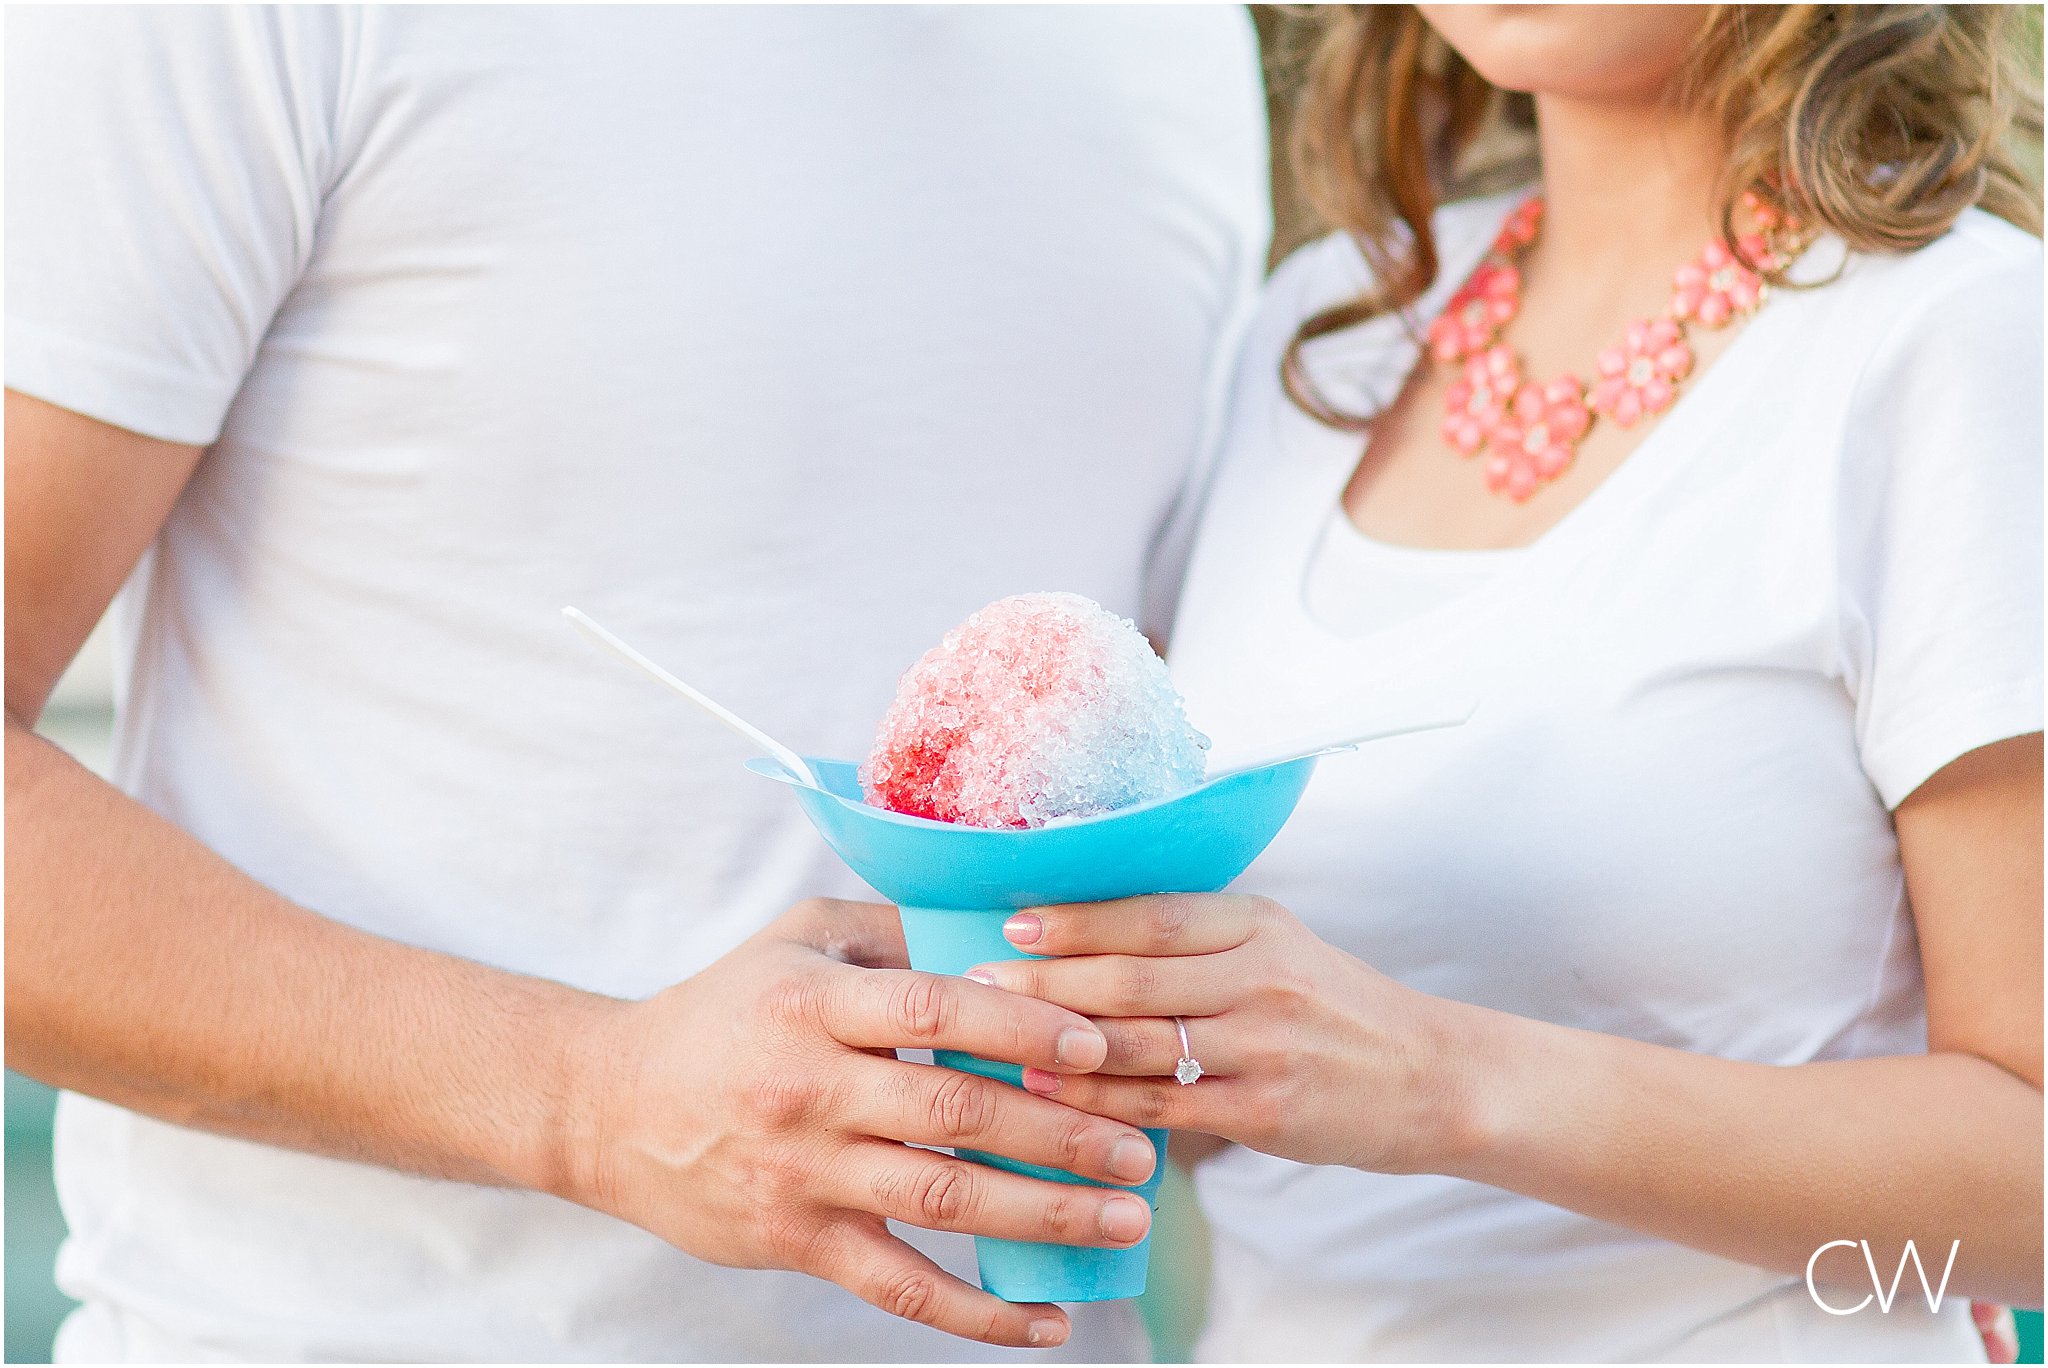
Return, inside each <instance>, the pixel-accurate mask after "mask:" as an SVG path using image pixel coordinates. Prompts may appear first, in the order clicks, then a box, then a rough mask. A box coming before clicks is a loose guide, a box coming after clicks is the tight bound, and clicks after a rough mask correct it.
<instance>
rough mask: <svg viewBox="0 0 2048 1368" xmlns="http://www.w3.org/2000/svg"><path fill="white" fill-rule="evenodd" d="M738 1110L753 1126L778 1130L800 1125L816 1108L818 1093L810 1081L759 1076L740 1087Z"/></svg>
mask: <svg viewBox="0 0 2048 1368" xmlns="http://www.w3.org/2000/svg"><path fill="white" fill-rule="evenodd" d="M741 1086H742V1088H743V1091H742V1092H741V1094H740V1108H741V1110H742V1112H743V1113H744V1114H745V1115H746V1117H747V1118H748V1119H749V1120H750V1121H752V1122H753V1124H754V1126H755V1127H756V1128H758V1129H761V1130H769V1131H779V1130H788V1129H791V1128H794V1127H797V1126H801V1125H802V1124H803V1123H804V1122H805V1121H807V1120H808V1119H809V1118H810V1116H811V1115H812V1113H813V1111H814V1110H815V1109H816V1107H817V1104H818V1101H819V1090H818V1088H817V1086H816V1084H814V1083H813V1082H812V1081H811V1080H810V1079H808V1078H804V1077H801V1076H790V1075H787V1074H781V1075H778V1074H774V1073H763V1074H760V1075H758V1076H756V1077H754V1078H751V1079H749V1080H748V1081H747V1082H746V1083H744V1084H742V1085H741Z"/></svg>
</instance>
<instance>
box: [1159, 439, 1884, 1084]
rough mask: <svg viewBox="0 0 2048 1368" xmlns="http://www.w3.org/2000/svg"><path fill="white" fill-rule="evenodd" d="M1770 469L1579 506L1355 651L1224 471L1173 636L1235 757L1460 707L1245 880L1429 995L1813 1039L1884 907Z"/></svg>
mask: <svg viewBox="0 0 2048 1368" xmlns="http://www.w3.org/2000/svg"><path fill="white" fill-rule="evenodd" d="M1768 464H1769V463H1768V462H1747V463H1744V462H1734V463H1731V464H1730V465H1729V466H1728V467H1727V468H1726V469H1723V470H1721V471H1718V472H1715V475H1716V478H1713V479H1706V480H1701V481H1698V482H1696V483H1694V482H1688V481H1686V480H1682V479H1681V480H1675V481H1672V482H1670V483H1668V484H1667V485H1666V486H1665V487H1664V488H1663V490H1662V491H1661V495H1660V498H1659V499H1657V500H1651V501H1648V502H1645V503H1632V504H1631V505H1630V507H1631V508H1632V509H1633V510H1635V511H1636V512H1637V513H1638V516H1637V517H1635V518H1622V517H1619V516H1618V510H1617V509H1612V508H1610V509H1603V510H1601V514H1602V519H1603V523H1602V525H1600V526H1598V527H1595V528H1586V527H1579V528H1574V529H1570V531H1571V533H1572V536H1571V539H1570V540H1568V541H1565V542H1560V543H1557V544H1551V545H1543V546H1540V547H1539V548H1538V549H1537V554H1533V555H1530V556H1528V557H1519V558H1514V559H1511V560H1509V561H1506V562H1504V563H1503V564H1502V565H1501V566H1500V567H1499V569H1498V570H1497V571H1495V572H1494V573H1492V574H1490V575H1488V576H1485V577H1482V578H1481V579H1479V580H1478V581H1477V582H1476V583H1474V584H1472V585H1470V586H1468V587H1465V588H1463V589H1461V590H1460V592H1459V593H1458V595H1457V596H1456V597H1454V598H1453V599H1451V600H1450V601H1448V602H1438V603H1434V604H1432V605H1431V606H1430V607H1428V608H1426V609H1425V610H1423V611H1422V612H1420V613H1419V614H1417V615H1416V616H1413V617H1410V618H1406V619H1397V620H1394V621H1391V622H1389V623H1387V624H1386V625H1385V626H1384V627H1382V628H1381V629H1379V630H1376V631H1373V632H1371V633H1369V634H1367V635H1364V636H1354V637H1344V636H1340V635H1337V634H1336V633H1333V632H1332V631H1330V630H1328V629H1327V628H1326V627H1325V626H1324V625H1323V624H1322V623H1320V622H1318V621H1317V620H1315V618H1314V617H1313V616H1312V615H1311V613H1310V612H1309V610H1308V608H1307V607H1306V606H1305V604H1304V596H1303V594H1302V592H1301V585H1302V583H1303V577H1304V576H1305V575H1306V574H1307V573H1308V571H1309V570H1310V569H1311V567H1312V564H1313V542H1314V534H1313V533H1312V532H1310V531H1309V527H1310V524H1309V522H1308V517H1309V515H1311V514H1313V515H1318V516H1321V515H1325V514H1326V511H1327V508H1328V507H1329V505H1328V504H1327V503H1325V502H1322V495H1321V494H1319V493H1318V492H1317V491H1316V490H1315V489H1314V488H1313V487H1311V484H1310V482H1307V481H1304V482H1303V483H1302V485H1301V487H1299V488H1297V489H1295V490H1293V491H1291V492H1289V493H1286V494H1285V495H1284V496H1282V497H1271V496H1272V494H1273V491H1272V490H1266V491H1264V493H1261V491H1259V490H1257V489H1254V488H1249V487H1243V486H1240V487H1239V488H1237V489H1236V490H1232V489H1231V488H1230V487H1229V485H1230V481H1228V480H1226V482H1225V484H1224V486H1222V487H1220V488H1219V490H1218V504H1217V506H1216V508H1215V509H1214V510H1212V518H1211V521H1210V522H1209V523H1208V524H1207V526H1206V527H1205V531H1204V535H1203V539H1202V544H1201V546H1200V547H1199V548H1198V551H1197V558H1196V563H1195V566H1194V567H1193V569H1192V571H1191V575H1190V581H1189V586H1188V592H1187V595H1186V597H1185V599H1184V601H1183V605H1182V609H1181V617H1180V621H1179V625H1178V627H1177V629H1176V635H1175V642H1174V672H1175V677H1176V680H1177V681H1178V682H1179V684H1180V685H1181V687H1182V689H1183V690H1184V692H1185V693H1186V695H1187V698H1188V703H1189V712H1190V716H1191V717H1192V718H1193V720H1194V721H1195V723H1196V725H1198V726H1200V727H1202V728H1204V729H1205V730H1208V731H1210V732H1211V733H1212V735H1216V736H1218V737H1219V738H1228V739H1230V740H1232V741H1233V742H1238V743H1242V738H1243V737H1244V736H1245V735H1246V734H1248V733H1251V734H1256V733H1258V732H1261V731H1264V730H1267V729H1276V730H1277V729H1285V730H1300V729H1302V728H1303V727H1304V726H1307V725H1311V720H1312V723H1313V725H1318V726H1328V727H1334V726H1337V725H1339V724H1340V722H1341V719H1343V718H1344V717H1346V716H1357V717H1359V718H1361V719H1365V718H1369V717H1370V716H1371V715H1372V713H1373V711H1374V710H1375V709H1376V708H1379V707H1382V706H1385V704H1386V701H1387V700H1389V699H1392V698H1408V697H1414V696H1417V695H1421V696H1428V695H1430V694H1433V693H1448V692H1459V693H1466V694H1470V695H1471V696H1474V697H1476V698H1477V699H1478V700H1479V709H1478V712H1477V713H1476V714H1475V716H1474V717H1473V718H1472V720H1471V721H1469V722H1468V723H1466V724H1465V726H1463V727H1461V728H1458V729H1456V730H1453V731H1448V732H1442V733H1435V734H1428V735H1421V736H1415V737H1409V738H1403V739H1399V740H1394V741H1388V742H1382V743H1377V744H1374V745H1371V746H1367V747H1366V748H1364V749H1363V750H1361V751H1359V752H1356V753H1353V754H1348V755H1339V756H1335V757H1332V758H1330V759H1329V760H1326V761H1325V762H1323V765H1322V766H1321V768H1320V769H1319V772H1318V774H1317V775H1316V778H1315V780H1314V781H1313V783H1312V785H1311V787H1310V789H1309V792H1308V794H1307V795H1306V797H1305V798H1304V800H1303V803H1302V805H1301V807H1300V809H1299V810H1298V811H1297V813H1296V815H1295V817H1294V818H1293V820H1292V821H1291V822H1290V823H1289V825H1288V827H1287V829H1286V830H1285V831H1284V832H1283V833H1282V834H1281V836H1280V837H1279V839H1278V840H1276V841H1275V842H1274V844H1273V846H1272V848H1271V849H1270V850H1269V851H1268V852H1267V854H1266V855H1265V856H1264V857H1262V859H1261V860H1260V861H1259V862H1258V863H1257V864H1255V865H1254V866H1253V867H1252V869H1251V870H1250V871H1249V872H1248V873H1247V874H1246V876H1245V877H1244V879H1243V880H1242V881H1241V884H1240V886H1241V887H1243V888H1245V889H1247V890H1251V891H1257V892H1260V893H1265V894H1268V895H1271V896H1274V897H1276V898H1278V899H1280V900H1281V901H1282V902H1283V903H1285V904H1287V905H1288V906H1289V907H1290V908H1292V909H1293V910H1294V912H1295V913H1296V914H1297V915H1299V916H1301V917H1302V918H1303V920H1304V921H1305V922H1307V923H1308V924H1309V925H1310V926H1311V928H1312V929H1314V930H1315V931H1316V932H1317V933H1318V934H1320V935H1322V936H1323V937H1324V938H1326V939H1328V940H1330V941H1332V942H1333V943H1335V944H1337V945H1338V946H1340V947H1341V948H1343V949H1345V950H1347V951H1349V952H1350V953H1353V954H1356V955H1358V956H1360V957H1361V958H1363V959H1365V960H1366V961H1368V962H1369V963H1372V964H1374V965H1375V966H1376V967H1378V968H1380V969H1382V970H1384V971H1386V972H1388V973H1391V974H1393V975H1395V976H1396V977H1399V978H1401V979H1403V980H1404V981H1407V982H1409V983H1411V984H1412V985H1414V986H1416V987H1419V988H1422V989H1425V990H1426V991H1430V992H1434V993H1440V994H1444V995H1447V996H1451V997H1455V998H1459V999H1461V1000H1466V1001H1474V1002H1481V1003H1484V1004H1486V1005H1489V1006H1494V1007H1498V1008H1501V1009H1503V1010H1509V1011H1515V1012H1519V1013H1522V1014H1525V1015H1532V1016H1538V1017H1543V1018H1545V1019H1550V1020H1558V1021H1563V1022H1566V1023H1568V1024H1572V1025H1577V1026H1583V1027H1586V1028H1589V1029H1598V1030H1605V1031H1610V1032H1616V1033H1620V1034H1625V1035H1630V1036H1634V1037H1637V1038H1640V1039H1647V1040H1652V1041H1657V1042H1660V1043H1667V1044H1674V1045H1679V1046H1682V1047H1689V1048H1706V1049H1711V1050H1714V1051H1715V1052H1717V1053H1726V1054H1733V1055H1737V1056H1742V1057H1754V1058H1781V1057H1788V1056H1792V1057H1796V1056H1799V1055H1801V1054H1802V1052H1808V1053H1810V1052H1811V1051H1813V1050H1815V1049H1819V1048H1821V1047H1823V1046H1824V1044H1825V1041H1826V1039H1827V1038H1828V1037H1829V1036H1830V1034H1831V1033H1832V1032H1834V1031H1837V1030H1839V1029H1841V1025H1842V1023H1843V1022H1844V1021H1846V1020H1849V1019H1851V1018H1853V1017H1854V1016H1855V1015H1856V1013H1857V1012H1859V1011H1860V1010H1862V1009H1863V1008H1864V1007H1865V1006H1867V1004H1868V1002H1869V998H1870V994H1871V992H1872V985H1873V983H1874V981H1875V979H1876V977H1877V975H1878V974H1879V972H1880V969H1881V967H1882V966H1883V965H1884V964H1885V963H1886V962H1887V961H1888V960H1889V959H1890V958H1891V957H1892V955H1893V954H1894V952H1895V950H1896V945H1895V942H1896V940H1897V938H1898V933H1899V925H1900V923H1899V916H1900V914H1901V913H1902V911H1903V904H1902V902H1901V896H1900V883H1899V873H1898V863H1897V847H1896V842H1895V839H1894V836H1893V833H1892V828H1891V824H1890V820H1889V816H1888V814H1887V813H1886V811H1885V809H1884V807H1883V805H1882V803H1881V802H1880V801H1879V800H1878V798H1877V796H1876V794H1875V792H1874V791H1873V789H1872V786H1871V784H1870V781H1869V780H1868V778H1867V777H1866V776H1865V774H1864V773H1863V770H1862V767H1861V762H1860V759H1859V756H1858V752H1857V747H1856V737H1855V727H1854V702H1853V699H1852V698H1851V697H1850V695H1849V693H1848V690H1847V689H1846V687H1845V685H1844V683H1843V681H1842V678H1841V672H1840V668H1839V652H1838V647H1837V641H1836V635H1837V613H1838V609H1837V603H1836V597H1835V583H1834V575H1833V570H1832V545H1831V539H1830V537H1829V535H1828V529H1827V526H1826V516H1825V497H1824V496H1825V490H1824V489H1821V488H1818V487H1815V486H1814V485H1813V483H1812V482H1811V481H1806V480H1803V479H1802V478H1801V477H1800V476H1799V475H1798V474H1797V473H1796V468H1795V467H1787V466H1784V465H1780V466H1779V467H1778V470H1777V478H1775V479H1767V478H1758V477H1757V475H1756V470H1757V469H1758V468H1759V467H1767V466H1768ZM1338 474H1339V476H1340V477H1341V474H1342V472H1341V471H1339V472H1338ZM1323 478H1324V480H1325V481H1326V482H1327V481H1328V478H1329V477H1328V475H1327V473H1325V475H1324V477H1323ZM1263 483H1267V484H1271V483H1274V482H1273V481H1271V480H1267V481H1264V482H1263ZM1279 483H1285V482H1284V481H1280V482H1279ZM1330 492H1331V493H1332V494H1333V493H1334V488H1332V489H1331V491H1330ZM1233 496H1234V497H1233ZM1609 514H1617V516H1615V517H1612V518H1609V516H1608V515H1609ZM1320 526H1321V524H1317V527H1318V528H1320ZM1595 532H1597V535H1593V533H1595ZM1304 544H1307V545H1309V547H1310V549H1309V550H1308V551H1302V550H1301V549H1300V548H1301V547H1302V546H1303V545H1304ZM1290 546H1291V547H1293V548H1294V550H1293V551H1292V552H1290V550H1289V547H1290ZM1258 548H1263V553H1261V552H1260V551H1259V550H1258ZM1802 1002H1804V1003H1808V1004H1810V1005H1813V1006H1814V1008H1815V1010H1814V1011H1812V1012H1802V1011H1799V1010H1796V1009H1793V1010H1789V1011H1788V1004H1798V1003H1802Z"/></svg>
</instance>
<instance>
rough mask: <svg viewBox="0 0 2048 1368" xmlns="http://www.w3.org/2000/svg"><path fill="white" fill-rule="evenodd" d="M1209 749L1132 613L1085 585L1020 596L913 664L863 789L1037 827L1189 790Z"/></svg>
mask: <svg viewBox="0 0 2048 1368" xmlns="http://www.w3.org/2000/svg"><path fill="white" fill-rule="evenodd" d="M1208 749H1209V739H1208V738H1207V737H1206V736H1203V735H1202V734H1201V733H1200V732H1198V731H1196V730H1195V729H1194V728H1193V727H1191V726H1189V725H1188V721H1187V714H1186V710H1185V709H1184V708H1183V706H1182V704H1181V698H1180V694H1179V693H1178V692H1177V691H1176V690H1175V689H1174V687H1173V683H1172V681H1171V680H1170V679H1168V678H1167V674H1166V665H1165V663H1164V662H1163V661H1161V660H1160V659H1159V657H1158V656H1157V655H1156V654H1154V653H1153V650H1152V647H1151V645H1150V644H1149V643H1148V642H1147V641H1146V640H1145V638H1144V636H1143V635H1141V634H1140V633H1139V631H1138V629H1137V628H1136V627H1135V626H1133V625H1132V624H1131V622H1130V621H1129V619H1127V618H1120V617H1118V616H1116V615H1115V614H1114V613H1111V612H1109V611H1108V610H1106V609H1104V608H1103V607H1101V606H1100V605H1099V604H1097V603H1095V602H1094V601H1092V600H1090V599H1086V598H1083V597H1082V596H1080V595H1079V594H1019V595H1016V596H1014V597H1012V598H1006V599H998V600H997V601H996V602H994V603H991V604H990V605H988V607H986V608H983V609H982V610H981V611H980V612H978V613H975V614H974V615H973V616H972V617H970V618H968V619H967V621H965V622H963V623H961V624H960V625H959V626H958V627H955V628H954V629H953V630H952V631H950V632H948V633H946V636H945V639H944V640H942V641H941V642H940V643H939V644H938V645H937V646H935V647H933V648H932V649H931V650H929V651H927V652H925V653H924V655H923V656H921V657H919V659H918V661H917V663H916V664H915V665H912V666H911V667H910V669H909V670H908V671H906V672H905V674H904V675H903V678H902V679H901V680H900V681H898V683H897V685H896V699H895V701H894V702H893V703H891V704H890V706H889V711H888V712H887V714H885V715H884V716H883V718H882V724H881V727H880V729H879V731H878V732H877V734H876V736H875V745H874V749H873V750H872V751H870V752H869V754H868V758H867V760H866V761H865V762H864V763H863V764H862V765H861V767H860V785H861V792H862V793H863V794H864V795H865V796H866V798H867V801H868V802H869V803H870V804H872V805H874V806H876V807H881V808H888V809H890V810H891V811H895V812H902V813H907V814H909V815H910V816H913V817H926V818H930V819H932V820H934V821H940V822H959V823H963V824H965V825H968V826H978V827H1037V826H1044V825H1045V824H1046V823H1047V822H1052V821H1057V820H1059V819H1061V818H1065V817H1086V816H1091V815H1093V814H1096V813H1101V812H1110V811H1114V810H1115V809H1117V808H1120V807H1128V806H1130V805H1131V804H1133V803H1142V802H1146V801H1148V800H1150V799H1154V798H1163V797H1166V796H1168V795H1170V794H1174V793H1180V792H1182V791H1184V790H1186V789H1190V788H1193V787H1194V786H1195V785H1196V784H1199V783H1200V782H1201V781H1202V774H1203V770H1204V768H1205V766H1206V761H1207V752H1208Z"/></svg>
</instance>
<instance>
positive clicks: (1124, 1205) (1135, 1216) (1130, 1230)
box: [1097, 1197, 1152, 1244]
mask: <svg viewBox="0 0 2048 1368" xmlns="http://www.w3.org/2000/svg"><path fill="white" fill-rule="evenodd" d="M1097 1220H1098V1222H1099V1223H1100V1224H1101V1226H1102V1236H1103V1238H1104V1239H1107V1240H1115V1241H1116V1242H1117V1243H1118V1244H1129V1243H1131V1242H1132V1241H1133V1240H1139V1239H1143V1238H1144V1235H1145V1232H1146V1231H1147V1230H1149V1229H1151V1227H1152V1219H1151V1213H1149V1212H1148V1211H1146V1210H1145V1204H1144V1203H1143V1202H1141V1201H1139V1200H1138V1199H1137V1198H1135V1197H1112V1198H1111V1199H1110V1200H1108V1201H1107V1202H1104V1203H1103V1204H1102V1215H1101V1216H1099V1217H1098V1218H1097Z"/></svg>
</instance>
